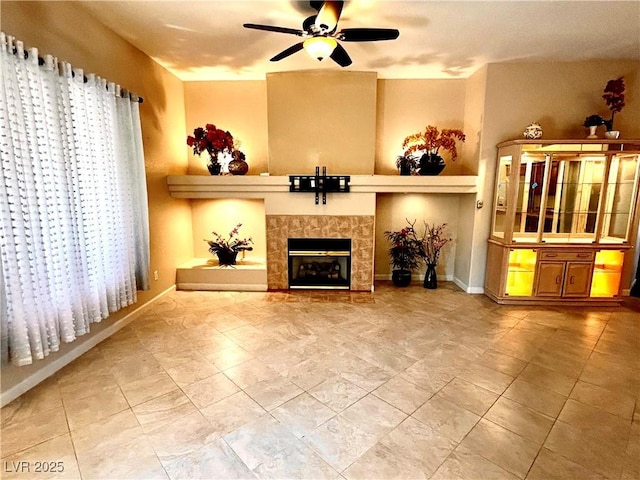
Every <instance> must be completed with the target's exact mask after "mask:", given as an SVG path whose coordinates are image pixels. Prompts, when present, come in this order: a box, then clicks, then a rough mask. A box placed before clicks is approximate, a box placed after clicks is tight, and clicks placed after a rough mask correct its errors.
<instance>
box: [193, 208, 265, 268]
mask: <svg viewBox="0 0 640 480" xmlns="http://www.w3.org/2000/svg"><path fill="white" fill-rule="evenodd" d="M191 215H192V219H193V220H192V222H193V252H194V257H196V258H208V257H211V258H214V257H213V256H212V255H211V253H210V252H209V245H208V244H207V242H205V241H204V240H205V239H206V240H212V239H213V235H212V233H211V232H212V231H215V232H218V233H219V234H220V235H221V236H222V237H223V238H225V239H226V238H228V236H229V232H231V230H233V228H234V227H235V226H236V225H237V224H238V223H242V227H241V228H240V232H239V237H240V238H246V237H252V238H253V241H254V245H253V250H252V251H250V252H245V253H244V256H245V257H246V258H255V259H264V258H266V254H267V245H266V244H267V235H266V227H265V210H264V200H262V199H232V198H224V199H207V200H197V199H193V200H191ZM242 255H243V254H242V253H240V255H239V256H238V259H240V258H243V257H242Z"/></svg>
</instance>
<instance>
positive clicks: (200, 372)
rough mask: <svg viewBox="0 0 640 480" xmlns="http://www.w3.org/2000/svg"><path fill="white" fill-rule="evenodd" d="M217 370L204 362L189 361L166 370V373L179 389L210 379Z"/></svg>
mask: <svg viewBox="0 0 640 480" xmlns="http://www.w3.org/2000/svg"><path fill="white" fill-rule="evenodd" d="M218 372H219V370H218V369H217V368H216V367H214V366H213V364H212V363H210V362H208V361H206V360H204V359H203V360H191V361H189V362H187V363H182V364H180V365H178V366H176V367H171V368H169V369H167V373H168V374H169V376H170V377H171V378H172V379H173V381H174V382H176V383H177V384H178V386H180V387H185V386H187V385H190V384H192V383H196V382H197V381H199V380H204V379H205V378H208V377H211V376H213V375H215V374H216V373H218Z"/></svg>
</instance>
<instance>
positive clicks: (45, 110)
mask: <svg viewBox="0 0 640 480" xmlns="http://www.w3.org/2000/svg"><path fill="white" fill-rule="evenodd" d="M1 35H2V37H1V40H2V52H1V69H0V70H1V72H2V73H1V75H2V76H1V77H0V82H1V85H2V91H1V93H0V122H1V129H2V134H1V136H0V149H1V151H0V153H1V166H2V175H1V177H0V260H1V262H2V279H1V280H0V287H3V288H2V289H1V293H2V295H1V298H0V307H1V309H0V314H1V315H2V317H1V318H0V320H1V322H2V339H3V342H2V346H3V357H4V358H5V359H6V358H7V357H8V359H9V360H10V361H11V362H12V363H14V364H16V365H27V364H30V363H32V362H33V359H40V358H43V357H44V356H46V355H48V354H49V353H50V352H52V351H53V352H55V351H57V350H58V348H59V345H60V342H71V341H73V340H75V338H76V336H78V335H83V334H85V333H87V332H88V331H89V328H90V324H91V323H94V322H99V321H101V320H102V319H104V318H106V317H107V316H108V315H109V313H111V312H115V311H117V310H119V309H121V308H123V307H125V306H128V305H131V304H132V303H134V302H135V301H136V288H141V289H146V288H148V264H149V253H148V252H149V247H148V241H149V234H148V217H147V200H146V199H147V192H146V183H145V176H144V175H145V174H144V158H143V151H142V136H141V130H140V115H139V109H138V103H137V101H136V102H132V101H130V100H129V98H128V96H127V98H121V97H120V96H119V95H117V94H119V93H120V92H119V87H118V86H116V85H114V84H107V83H106V81H105V80H103V79H101V78H99V77H95V76H93V75H88V78H87V79H86V80H87V81H86V82H85V81H84V78H83V77H84V74H83V72H82V70H75V71H74V70H72V67H71V66H70V65H69V64H60V67H59V65H58V62H57V60H56V59H55V58H52V57H50V56H47V57H46V58H45V59H44V65H42V66H39V65H38V52H37V50H35V49H31V50H30V51H29V52H28V59H26V60H25V59H24V51H23V47H22V44H21V43H20V42H15V41H14V40H13V39H12V38H11V37H7V36H5V35H4V34H1ZM14 49H15V50H16V51H15V54H14Z"/></svg>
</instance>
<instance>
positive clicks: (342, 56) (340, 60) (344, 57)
mask: <svg viewBox="0 0 640 480" xmlns="http://www.w3.org/2000/svg"><path fill="white" fill-rule="evenodd" d="M331 60H333V61H334V62H336V63H337V64H338V65H340V66H341V67H348V66H349V65H351V63H352V62H351V58H350V57H349V54H348V53H347V51H346V50H345V49H344V47H343V46H342V45H340V44H338V45H336V48H334V49H333V53H332V54H331Z"/></svg>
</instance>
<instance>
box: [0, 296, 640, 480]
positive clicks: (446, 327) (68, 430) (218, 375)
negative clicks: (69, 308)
mask: <svg viewBox="0 0 640 480" xmlns="http://www.w3.org/2000/svg"><path fill="white" fill-rule="evenodd" d="M639 400H640V313H638V310H636V311H634V310H632V308H629V307H627V308H625V307H621V308H593V309H586V308H566V309H552V308H539V307H538V308H536V307H527V308H525V307H506V306H498V305H496V304H495V303H493V302H491V301H490V300H488V299H487V298H486V297H483V296H471V295H467V294H464V293H462V292H460V291H459V290H458V289H457V288H456V287H455V286H453V285H450V284H444V285H442V286H441V287H440V288H439V289H438V290H425V289H423V288H422V287H421V286H419V285H418V286H411V287H409V288H406V289H397V288H395V287H393V286H392V285H390V284H381V285H379V286H378V288H377V290H376V292H375V293H374V294H367V293H362V294H355V293H353V294H350V293H346V292H345V293H341V292H331V293H311V292H297V293H290V294H288V293H228V292H227V293H224V292H175V293H172V294H170V295H168V296H167V297H165V298H163V299H162V300H160V301H159V302H157V304H156V305H155V306H154V307H153V309H152V312H150V313H148V314H146V315H145V316H144V317H142V318H139V319H138V320H136V321H135V322H133V323H132V324H130V325H129V326H128V327H126V328H125V329H123V330H121V331H120V332H118V333H117V334H116V335H115V336H113V337H112V338H110V339H108V340H107V341H105V342H103V343H101V344H100V345H99V346H98V347H97V348H95V349H94V350H92V351H90V352H88V353H87V354H85V355H84V356H83V357H82V358H80V359H78V360H77V361H75V362H73V364H71V365H69V366H68V367H66V368H65V369H63V370H62V371H60V372H59V373H58V374H56V375H55V377H53V378H51V379H49V380H47V381H46V382H44V383H43V384H41V385H40V386H38V387H36V388H35V389H34V390H32V391H30V392H29V393H27V394H26V395H24V396H23V397H21V398H20V399H18V400H16V401H14V402H13V403H11V404H10V405H8V406H7V407H5V408H3V409H2V478H38V479H40V478H43V479H44V478H49V476H52V477H53V476H55V477H56V478H58V477H59V478H79V477H81V478H83V479H94V478H108V479H125V478H171V479H179V478H207V479H208V478H256V477H257V478H283V479H285V478H312V479H322V478H342V477H344V478H347V479H385V478H399V479H421V478H434V479H453V478H465V479H474V480H476V479H499V478H509V479H516V478H527V479H556V478H558V479H559V478H565V479H581V480H582V479H601V478H610V479H624V480H631V479H638V478H640V412H639V411H638V405H640V403H639ZM21 461H22V462H29V463H26V464H25V463H23V464H20V463H18V462H21ZM42 461H51V462H61V464H62V465H63V466H64V471H63V472H62V473H61V474H59V475H48V474H44V473H37V474H36V473H35V471H34V470H35V468H36V466H37V464H36V462H42ZM20 465H22V466H23V467H22V468H24V466H25V465H26V466H28V467H29V468H30V472H28V473H27V472H25V473H15V470H17V469H19V468H20ZM47 466H49V467H50V466H52V465H47ZM53 466H54V467H55V466H56V465H53Z"/></svg>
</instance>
